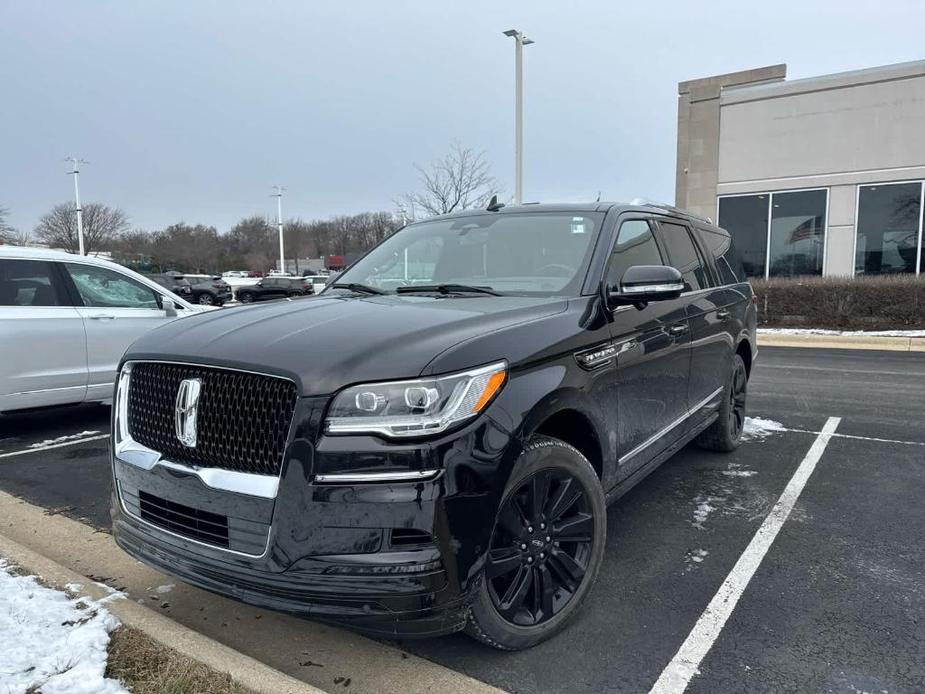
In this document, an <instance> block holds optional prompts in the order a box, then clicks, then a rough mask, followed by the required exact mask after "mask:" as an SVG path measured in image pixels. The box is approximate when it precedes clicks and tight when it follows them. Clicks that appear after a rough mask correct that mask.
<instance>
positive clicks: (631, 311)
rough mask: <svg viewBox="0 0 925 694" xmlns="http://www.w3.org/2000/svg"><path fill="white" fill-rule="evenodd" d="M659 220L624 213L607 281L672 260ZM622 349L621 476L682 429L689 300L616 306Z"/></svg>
mask: <svg viewBox="0 0 925 694" xmlns="http://www.w3.org/2000/svg"><path fill="white" fill-rule="evenodd" d="M654 226H655V223H654V221H653V220H652V219H650V218H647V217H639V218H633V217H629V218H622V219H621V220H620V224H619V228H618V230H617V236H616V241H615V244H614V247H613V250H612V252H611V255H610V259H609V261H608V267H607V275H606V282H607V284H608V285H610V286H613V287H617V286H619V283H620V280H621V279H622V277H623V273H624V272H626V270H627V269H628V268H630V267H632V266H633V265H668V264H669V263H668V260H667V255H666V254H665V252H664V250H663V249H662V248H661V247H660V244H659V243H658V241H657V239H656V236H655V233H654ZM612 319H613V320H612V322H611V335H612V338H613V344H614V347H615V349H616V354H617V400H618V402H617V407H616V413H615V416H616V430H617V437H618V450H619V472H618V474H619V475H620V477H621V478H622V477H626V476H628V475H630V474H632V472H633V471H634V470H636V469H638V468H639V467H641V466H642V465H644V464H645V463H646V462H647V461H648V460H651V459H652V457H654V456H655V455H657V454H658V453H659V452H661V451H662V450H663V449H664V448H666V447H667V446H669V445H670V444H671V443H673V442H674V441H675V439H676V438H677V437H678V436H679V435H680V433H679V430H680V429H681V428H682V427H681V426H680V425H681V423H683V421H684V419H685V416H686V414H687V389H688V378H689V375H690V330H689V327H688V320H687V313H686V310H685V301H684V300H683V299H671V300H667V301H653V302H650V303H648V304H646V305H645V306H644V307H642V308H636V307H635V306H618V307H616V308H615V309H614V310H613V311H612Z"/></svg>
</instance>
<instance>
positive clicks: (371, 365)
mask: <svg viewBox="0 0 925 694" xmlns="http://www.w3.org/2000/svg"><path fill="white" fill-rule="evenodd" d="M566 306H567V301H566V300H564V299H549V298H532V297H508V296H484V297H483V296H471V297H470V296H465V297H447V298H437V297H428V296H396V295H388V296H376V297H363V298H354V297H330V298H329V297H326V296H323V295H322V296H319V297H317V298H304V299H298V300H296V301H278V302H271V303H266V304H257V305H252V306H246V307H238V308H226V309H222V310H221V311H210V312H208V313H205V314H200V315H197V316H190V317H189V318H187V319H184V320H180V321H173V322H171V323H168V324H166V325H164V326H162V327H160V328H157V329H156V330H152V331H151V332H149V333H147V334H145V335H144V336H142V337H141V338H140V339H139V340H138V341H137V342H135V343H134V344H133V345H132V346H131V347H130V348H129V350H128V352H126V355H125V358H126V359H157V360H166V361H180V362H191V363H198V364H213V365H216V366H226V367H230V368H238V369H246V370H251V371H259V372H266V373H273V374H278V375H280V376H286V377H288V378H292V379H293V380H295V381H296V383H298V384H299V385H300V391H301V393H302V395H327V394H330V393H333V392H334V391H336V390H339V389H340V388H342V387H344V386H346V385H349V384H351V383H359V382H364V381H383V380H393V379H401V378H414V377H416V376H418V375H420V374H421V373H422V372H423V371H424V370H425V368H426V367H427V365H428V364H429V363H430V362H431V361H432V360H433V359H434V358H435V357H437V356H438V355H439V354H440V353H441V352H443V351H445V350H447V349H449V348H451V347H453V346H454V345H457V344H459V343H460V342H463V341H466V340H472V338H476V339H477V336H479V335H486V334H489V333H491V332H494V331H496V330H501V329H504V328H509V327H511V326H513V325H517V324H519V323H527V322H531V321H535V320H538V319H540V318H543V317H545V316H550V315H553V314H555V313H559V312H561V311H563V310H565V308H566ZM506 356H507V355H505V354H497V355H493V356H492V357H491V359H492V360H494V359H503V358H505V357H506ZM470 366H478V364H471V365H470Z"/></svg>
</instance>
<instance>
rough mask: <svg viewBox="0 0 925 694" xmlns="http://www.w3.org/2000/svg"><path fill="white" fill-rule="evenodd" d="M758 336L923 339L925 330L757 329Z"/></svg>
mask: <svg viewBox="0 0 925 694" xmlns="http://www.w3.org/2000/svg"><path fill="white" fill-rule="evenodd" d="M758 334H759V335H846V336H848V337H925V330H826V329H824V328H758Z"/></svg>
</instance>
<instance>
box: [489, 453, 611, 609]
mask: <svg viewBox="0 0 925 694" xmlns="http://www.w3.org/2000/svg"><path fill="white" fill-rule="evenodd" d="M593 540H594V519H593V517H592V515H591V507H590V502H589V499H588V495H587V494H586V493H585V490H584V489H583V488H582V486H581V484H580V483H579V482H578V481H576V480H575V478H574V477H572V476H571V475H570V474H569V473H568V472H566V471H564V470H559V469H554V468H546V469H543V470H540V471H539V472H536V473H534V474H533V475H532V476H531V477H529V478H528V479H526V480H524V481H523V482H522V483H521V485H520V487H519V488H518V489H517V490H516V491H515V492H514V493H513V494H512V495H511V496H510V497H508V499H507V501H505V502H504V505H503V506H502V507H501V513H500V515H499V516H498V524H497V526H496V527H495V532H494V534H493V535H492V539H491V547H490V549H489V552H488V561H487V565H486V567H485V576H486V579H487V581H488V591H489V594H490V595H491V599H492V603H493V604H494V606H495V609H497V610H498V613H499V614H500V615H501V616H502V617H503V618H504V619H505V620H506V621H508V622H510V623H511V624H516V625H519V626H535V625H537V624H542V623H543V622H545V621H547V620H549V619H550V618H552V617H553V615H555V614H557V613H558V612H560V611H561V610H562V608H564V607H565V606H566V605H567V604H568V602H569V600H571V599H572V597H573V596H574V595H575V592H576V591H577V590H578V587H579V586H580V585H581V582H582V580H583V579H584V576H585V573H586V572H587V570H588V562H589V560H590V557H591V545H592V542H593Z"/></svg>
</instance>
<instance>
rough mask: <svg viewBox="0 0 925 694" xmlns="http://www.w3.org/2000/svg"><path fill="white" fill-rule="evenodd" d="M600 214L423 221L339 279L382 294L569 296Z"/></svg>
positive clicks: (575, 291) (587, 255) (582, 268)
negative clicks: (430, 288)
mask: <svg viewBox="0 0 925 694" xmlns="http://www.w3.org/2000/svg"><path fill="white" fill-rule="evenodd" d="M601 219H602V215H600V214H596V213H582V214H567V213H549V212H544V213H536V214H500V215H499V214H486V215H479V216H472V217H458V218H455V219H445V220H437V221H433V222H420V223H418V224H413V225H411V226H408V227H405V228H404V229H402V230H401V231H399V232H398V233H396V234H394V235H393V236H390V237H389V238H388V239H386V240H385V241H383V242H382V243H381V244H380V245H379V246H377V247H376V248H374V249H373V250H372V251H370V252H369V253H368V254H367V255H366V256H365V257H363V258H361V259H360V260H359V261H357V263H356V264H355V265H353V266H352V267H351V268H350V269H348V270H347V271H346V272H344V273H343V274H342V275H341V276H340V277H338V278H337V284H350V283H352V284H357V285H366V286H367V287H372V288H374V289H379V290H382V291H386V292H392V291H395V289H396V288H398V287H404V286H414V285H470V286H477V287H489V288H491V289H493V290H495V291H497V292H501V293H504V294H524V295H535V296H550V295H555V294H561V295H574V294H578V293H579V291H580V289H581V283H582V281H583V280H584V276H585V270H586V268H587V264H588V261H589V258H590V256H591V251H592V250H593V248H594V240H595V239H596V238H597V233H598V229H599V227H600V222H601Z"/></svg>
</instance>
